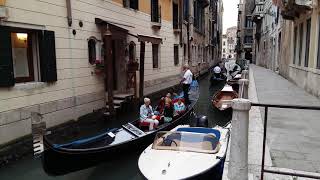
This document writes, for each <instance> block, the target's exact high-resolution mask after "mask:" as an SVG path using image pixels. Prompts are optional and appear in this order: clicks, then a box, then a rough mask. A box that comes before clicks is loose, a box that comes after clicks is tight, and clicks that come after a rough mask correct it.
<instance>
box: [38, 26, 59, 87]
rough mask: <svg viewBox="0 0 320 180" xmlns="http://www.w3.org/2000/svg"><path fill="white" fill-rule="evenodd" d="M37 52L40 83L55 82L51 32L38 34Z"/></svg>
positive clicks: (54, 59)
mask: <svg viewBox="0 0 320 180" xmlns="http://www.w3.org/2000/svg"><path fill="white" fill-rule="evenodd" d="M39 50H40V52H39V53H40V72H41V81H42V82H53V81H57V65H56V47H55V36H54V32H53V31H42V32H40V33H39Z"/></svg>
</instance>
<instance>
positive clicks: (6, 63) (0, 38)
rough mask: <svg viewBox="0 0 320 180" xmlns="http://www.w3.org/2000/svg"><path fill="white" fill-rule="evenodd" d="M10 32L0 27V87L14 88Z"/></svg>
mask: <svg viewBox="0 0 320 180" xmlns="http://www.w3.org/2000/svg"><path fill="white" fill-rule="evenodd" d="M14 83H15V79H14V73H13V62H12V46H11V32H10V31H9V29H8V28H7V27H3V26H0V87H10V86H14Z"/></svg>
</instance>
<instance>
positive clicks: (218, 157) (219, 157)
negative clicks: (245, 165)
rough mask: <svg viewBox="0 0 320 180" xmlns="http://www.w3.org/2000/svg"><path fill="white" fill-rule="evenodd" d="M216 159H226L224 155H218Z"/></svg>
mask: <svg viewBox="0 0 320 180" xmlns="http://www.w3.org/2000/svg"><path fill="white" fill-rule="evenodd" d="M216 159H220V160H222V159H224V157H221V156H216Z"/></svg>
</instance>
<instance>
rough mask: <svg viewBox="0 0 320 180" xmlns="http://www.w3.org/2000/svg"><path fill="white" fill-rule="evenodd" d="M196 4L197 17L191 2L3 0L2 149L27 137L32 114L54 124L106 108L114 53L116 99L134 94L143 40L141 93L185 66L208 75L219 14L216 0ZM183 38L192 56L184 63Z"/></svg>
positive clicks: (174, 78)
mask: <svg viewBox="0 0 320 180" xmlns="http://www.w3.org/2000/svg"><path fill="white" fill-rule="evenodd" d="M195 2H197V3H196V4H197V5H198V6H199V8H200V9H201V8H202V9H201V10H200V11H196V12H197V13H198V15H197V16H195V14H193V13H194V9H193V4H194V1H192V0H151V1H139V0H104V1H101V0H86V1H82V0H79V1H75V0H57V1H48V0H45V1H36V0H28V1H21V2H20V1H0V3H1V4H0V41H1V44H0V52H1V53H0V59H2V61H1V62H0V68H1V69H2V70H1V72H0V86H1V88H0V145H1V144H4V143H7V142H10V141H12V140H14V139H16V138H19V137H23V136H25V135H28V134H30V133H31V120H30V112H31V111H33V112H39V113H40V114H42V116H43V120H44V121H45V122H46V123H47V127H53V126H56V125H59V124H61V123H64V122H66V121H68V120H72V119H77V118H78V117H80V116H83V115H85V114H88V113H91V112H92V111H94V110H97V109H101V108H103V107H105V105H106V99H107V98H106V96H107V95H106V86H107V85H106V79H107V78H105V75H104V74H107V73H108V72H110V71H106V70H105V68H104V67H103V66H104V63H105V62H104V59H105V57H106V53H109V52H111V55H112V56H111V57H112V63H113V67H112V77H113V79H112V82H113V87H114V91H113V93H114V94H122V93H129V94H130V93H131V94H133V89H134V88H136V89H138V90H139V88H138V86H139V79H140V78H139V68H138V67H139V66H131V64H135V63H136V64H137V63H138V64H140V67H141V63H140V61H141V59H140V58H141V56H140V55H141V52H142V48H141V46H140V45H141V41H144V42H145V51H143V52H145V53H144V57H145V58H144V63H143V64H144V68H143V70H144V73H143V77H144V81H143V82H144V83H143V84H144V85H143V87H144V92H143V95H148V94H151V93H154V92H157V91H160V90H161V89H165V88H168V87H172V86H174V85H176V84H178V83H179V80H180V78H181V66H182V65H183V64H185V63H187V62H189V63H191V64H192V65H196V67H197V68H198V69H194V72H195V73H197V72H201V71H203V72H204V71H205V70H207V68H208V67H209V66H211V65H212V64H213V63H214V60H213V59H214V58H213V51H218V50H217V48H219V46H214V45H212V44H210V37H212V36H213V35H211V34H214V33H216V32H215V31H216V29H217V28H216V26H215V28H212V29H211V28H210V27H211V25H212V24H214V23H212V22H213V19H214V18H213V17H214V16H216V15H217V14H218V13H216V14H214V13H212V8H209V7H210V5H211V4H217V2H218V1H215V0H212V1H210V2H209V1H208V0H198V1H195ZM185 4H187V5H185ZM212 6H213V5H212ZM212 6H211V7H212ZM199 8H198V9H197V10H199ZM184 12H189V13H190V14H188V13H187V15H188V16H187V17H188V18H185V17H184ZM199 14H204V17H203V18H202V16H199ZM209 15H210V16H209ZM200 18H201V21H200V20H199V19H200ZM191 20H192V21H191ZM188 22H190V23H188ZM194 22H198V24H197V27H201V29H200V31H199V29H197V28H192V27H193V26H194ZM201 23H203V24H201ZM186 24H187V25H190V33H191V34H190V35H189V38H186V37H187V31H186V29H187V28H186V27H187V25H186ZM212 26H213V25H212ZM214 29H215V30H214ZM110 33H111V34H110ZM110 35H111V40H112V41H111V42H112V43H111V47H110V49H109V50H108V49H107V51H106V50H105V47H106V45H105V44H104V41H105V36H110ZM209 35H210V37H207V36H209ZM188 41H189V42H191V41H192V42H191V43H190V44H191V46H190V49H192V47H194V48H193V49H194V54H192V53H191V52H192V51H190V55H189V56H190V57H193V59H188V58H186V57H188V48H187V46H186V45H187V43H188ZM210 47H214V48H216V49H214V48H211V50H210ZM220 47H221V46H220ZM3 59H4V60H3ZM199 63H200V64H199ZM101 68H102V69H101ZM132 68H133V71H135V72H136V73H133V74H136V76H137V83H136V84H134V87H132V79H131V78H132V77H133V76H132V77H131V76H130V77H129V72H131V71H132ZM140 70H141V69H140ZM107 77H108V76H107ZM108 82H109V81H108Z"/></svg>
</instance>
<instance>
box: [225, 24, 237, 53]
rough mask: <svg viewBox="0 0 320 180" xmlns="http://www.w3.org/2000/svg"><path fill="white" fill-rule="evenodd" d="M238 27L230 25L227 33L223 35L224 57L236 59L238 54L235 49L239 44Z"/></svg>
mask: <svg viewBox="0 0 320 180" xmlns="http://www.w3.org/2000/svg"><path fill="white" fill-rule="evenodd" d="M236 38H237V27H236V26H234V27H230V28H228V29H227V31H226V34H225V35H223V38H222V39H223V40H222V58H231V59H235V58H236V56H237V54H236V51H235V48H236V45H237V41H236Z"/></svg>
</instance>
